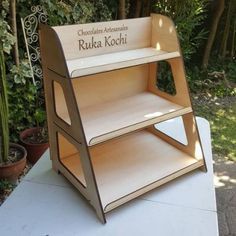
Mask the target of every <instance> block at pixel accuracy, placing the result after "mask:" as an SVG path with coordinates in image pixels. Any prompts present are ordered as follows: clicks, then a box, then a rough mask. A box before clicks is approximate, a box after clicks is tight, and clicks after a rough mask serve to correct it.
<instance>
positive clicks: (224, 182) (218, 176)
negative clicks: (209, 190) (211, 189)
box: [214, 172, 236, 189]
mask: <svg viewBox="0 0 236 236" xmlns="http://www.w3.org/2000/svg"><path fill="white" fill-rule="evenodd" d="M214 185H215V188H221V187H224V188H227V189H232V188H235V187H236V179H235V178H231V177H230V176H229V175H227V173H226V172H222V173H218V172H216V173H215V175H214Z"/></svg>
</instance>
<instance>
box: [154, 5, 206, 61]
mask: <svg viewBox="0 0 236 236" xmlns="http://www.w3.org/2000/svg"><path fill="white" fill-rule="evenodd" d="M206 7H207V1H206V0H187V1H186V0H174V1H166V0H161V1H158V2H157V3H156V5H155V7H154V10H155V11H156V12H159V13H160V14H164V15H167V16H169V17H171V18H172V19H173V20H174V22H175V24H176V28H177V32H178V35H179V38H180V44H181V48H182V51H183V55H184V59H185V61H186V62H188V61H189V60H190V59H191V57H192V55H193V54H194V53H196V52H197V50H198V49H199V46H200V45H201V43H202V42H203V40H204V39H205V37H206V31H205V29H204V28H202V25H203V24H204V21H205V19H206Z"/></svg>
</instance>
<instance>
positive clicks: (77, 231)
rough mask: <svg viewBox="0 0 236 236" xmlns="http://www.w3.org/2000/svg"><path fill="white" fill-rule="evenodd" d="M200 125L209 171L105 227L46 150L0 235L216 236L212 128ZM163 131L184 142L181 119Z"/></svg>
mask: <svg viewBox="0 0 236 236" xmlns="http://www.w3.org/2000/svg"><path fill="white" fill-rule="evenodd" d="M197 122H198V125H199V130H200V136H201V140H202V144H203V148H204V153H205V156H206V161H207V167H208V172H207V173H204V172H201V171H198V170H196V171H194V172H192V173H190V174H187V175H185V176H182V177H180V178H178V179H177V180H175V181H172V182H170V183H168V184H166V185H164V186H162V187H160V188H157V189H156V190H154V191H152V192H150V193H148V194H146V195H143V196H141V197H139V198H138V199H136V200H133V201H131V202H129V203H127V204H125V205H123V206H122V207H119V208H117V209H116V210H114V211H112V212H110V213H109V214H108V215H107V223H106V224H105V225H103V224H101V222H100V221H99V220H98V219H97V217H96V214H95V212H93V210H92V208H91V207H90V206H89V205H88V204H87V203H86V201H85V200H84V199H83V198H82V197H81V195H80V194H79V192H78V191H76V189H75V188H74V187H73V186H72V185H71V184H70V183H69V182H68V181H67V180H66V179H65V178H64V177H63V176H61V175H58V174H57V173H55V172H54V171H53V170H52V169H51V161H50V159H49V152H48V151H47V152H46V153H45V154H44V156H43V157H42V158H41V159H40V161H39V162H38V163H37V164H36V165H35V166H34V167H33V168H32V169H31V171H30V172H29V173H28V174H27V176H26V177H25V178H24V180H23V181H22V182H21V183H20V184H19V185H18V186H17V188H16V189H15V190H14V191H13V193H12V194H11V195H10V197H9V198H8V199H7V200H6V201H5V203H4V204H3V205H2V206H1V207H0V235H1V236H8V235H9V236H21V235H22V236H27V235H33V236H46V235H49V236H61V235H63V236H71V235H75V236H132V235H135V236H143V235H145V236H152V235H153V236H169V235H170V236H175V235H180V236H203V235H205V236H216V235H218V223H217V213H216V201H215V190H214V185H213V168H212V153H211V141H210V128H209V123H208V122H207V121H206V120H205V119H202V118H198V119H197ZM178 124H180V125H178ZM177 126H178V128H177ZM159 127H160V128H162V129H163V130H165V131H166V132H168V133H169V134H170V135H173V136H174V137H176V138H177V137H178V138H180V139H183V138H184V136H180V133H181V132H180V129H181V123H180V121H179V120H174V121H168V122H166V123H164V124H162V125H160V126H159Z"/></svg>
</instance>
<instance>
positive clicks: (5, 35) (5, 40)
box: [0, 1, 14, 163]
mask: <svg viewBox="0 0 236 236" xmlns="http://www.w3.org/2000/svg"><path fill="white" fill-rule="evenodd" d="M1 4H2V6H3V10H2V11H1V15H0V76H1V77H0V134H1V136H0V163H2V162H7V160H8V154H9V126H8V119H9V108H8V95H7V81H6V65H5V56H4V53H9V52H10V50H11V46H12V45H13V43H14V37H13V36H12V35H11V34H10V27H9V25H8V24H7V22H6V21H5V18H6V12H5V10H4V9H6V10H7V8H8V4H7V1H3V2H1Z"/></svg>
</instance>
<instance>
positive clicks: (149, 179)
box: [62, 130, 204, 212]
mask: <svg viewBox="0 0 236 236" xmlns="http://www.w3.org/2000/svg"><path fill="white" fill-rule="evenodd" d="M89 150H90V155H91V159H92V164H93V168H94V172H95V176H96V180H97V185H98V190H99V193H100V197H101V201H102V205H103V208H104V211H105V212H108V211H110V210H112V209H114V208H115V207H117V206H119V205H121V204H123V203H124V202H127V201H129V200H131V199H132V198H135V197H137V196H139V195H141V194H143V193H145V192H147V191H150V190H151V189H153V188H156V187H158V186H160V185H161V184H164V183H166V182H168V181H170V180H172V179H174V178H176V177H178V176H181V175H183V174H185V173H187V172H190V171H192V170H194V169H197V168H199V167H201V166H203V165H204V164H203V160H196V159H194V158H193V157H191V156H189V155H187V154H185V153H183V152H181V151H180V150H178V149H176V148H174V147H173V146H171V145H170V144H168V143H166V142H165V141H163V140H161V139H160V138H158V137H157V136H156V135H154V134H152V133H150V132H149V131H147V130H141V131H137V132H134V133H131V134H128V135H126V136H122V137H121V138H118V139H113V140H110V141H108V142H106V143H103V144H99V145H96V146H93V147H90V149H89ZM79 160H80V159H79V158H78V153H77V154H74V155H70V156H68V157H63V159H62V162H63V164H64V165H65V166H66V167H67V169H69V170H70V171H71V172H72V173H73V175H74V176H76V178H78V179H79V180H80V181H81V182H84V178H83V175H82V173H81V171H80V161H79Z"/></svg>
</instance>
